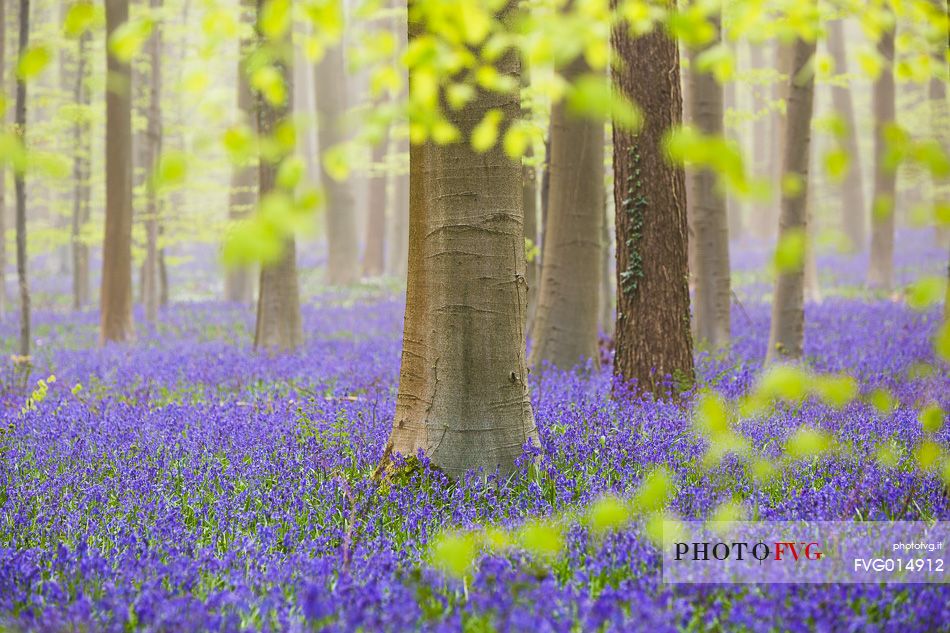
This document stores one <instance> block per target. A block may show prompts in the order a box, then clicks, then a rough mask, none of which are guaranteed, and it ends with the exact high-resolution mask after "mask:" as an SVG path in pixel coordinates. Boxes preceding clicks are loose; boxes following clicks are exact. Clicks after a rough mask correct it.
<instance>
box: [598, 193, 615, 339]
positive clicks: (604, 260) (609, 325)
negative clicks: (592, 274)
mask: <svg viewBox="0 0 950 633" xmlns="http://www.w3.org/2000/svg"><path fill="white" fill-rule="evenodd" d="M604 197H605V198H606V196H604ZM612 229H613V225H612V224H611V223H610V217H609V216H608V214H607V201H606V199H605V200H604V215H603V221H602V222H601V225H600V243H601V248H600V327H601V329H602V330H603V332H604V334H606V335H607V336H608V337H613V335H614V325H616V321H617V313H616V310H615V309H614V291H615V289H616V288H615V286H614V276H613V270H612V269H611V266H610V260H611V257H612V255H613V252H612V251H611V244H610V235H611V233H612V232H613V231H612Z"/></svg>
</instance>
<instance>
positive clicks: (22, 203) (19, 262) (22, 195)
mask: <svg viewBox="0 0 950 633" xmlns="http://www.w3.org/2000/svg"><path fill="white" fill-rule="evenodd" d="M29 39H30V0H20V40H19V57H18V59H23V54H24V53H25V52H26V48H27V44H28V42H29ZM14 116H15V119H14V121H15V123H16V133H17V135H18V136H19V137H20V140H21V141H22V142H23V145H24V146H25V145H26V82H25V81H24V80H23V79H22V78H20V77H17V82H16V109H15V115H14ZM14 186H15V188H16V272H17V280H18V282H19V286H20V345H19V348H18V352H19V355H20V356H21V357H22V358H24V359H27V358H29V356H30V340H31V338H30V286H29V283H28V280H27V276H26V264H27V262H26V181H25V176H24V172H23V171H18V172H16V175H15V177H14Z"/></svg>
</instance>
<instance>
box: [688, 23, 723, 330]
mask: <svg viewBox="0 0 950 633" xmlns="http://www.w3.org/2000/svg"><path fill="white" fill-rule="evenodd" d="M715 27H716V33H717V36H716V38H715V39H714V40H713V41H712V42H710V46H716V45H718V44H719V42H720V41H721V38H720V37H719V35H718V34H719V20H718V19H717V20H715ZM701 52H702V51H697V52H696V53H694V54H693V56H692V58H693V60H694V61H695V59H696V58H697V57H698V56H699V55H700V54H701ZM689 75H690V82H691V85H690V88H689V99H690V103H691V108H690V111H691V113H692V116H693V122H694V123H695V125H696V127H698V128H699V129H700V130H702V131H703V132H704V133H706V134H714V135H716V136H720V135H722V133H723V90H722V86H721V85H719V82H718V81H716V78H715V77H714V76H713V75H712V74H711V73H703V72H699V71H698V70H696V68H695V64H691V66H690V71H689ZM689 198H690V200H691V206H692V209H693V218H692V222H693V230H692V232H691V236H692V239H693V240H694V245H695V246H694V249H695V262H696V268H695V270H694V271H693V273H692V274H693V278H694V280H695V284H696V305H695V307H694V315H693V316H694V318H695V333H696V340H697V341H698V342H700V343H705V344H707V345H711V346H712V347H722V346H724V345H727V344H728V343H729V337H730V334H731V330H730V321H729V309H730V302H731V299H732V294H731V293H732V291H731V287H730V282H729V213H728V208H727V206H726V200H725V198H723V197H722V196H721V195H720V194H719V192H718V191H716V174H715V173H714V172H712V171H711V170H709V169H693V170H692V172H691V179H690V190H689Z"/></svg>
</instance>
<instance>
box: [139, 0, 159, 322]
mask: <svg viewBox="0 0 950 633" xmlns="http://www.w3.org/2000/svg"><path fill="white" fill-rule="evenodd" d="M149 6H150V7H151V8H152V9H153V10H155V9H161V7H162V0H149ZM161 28H162V27H161V23H160V22H159V23H158V24H156V26H155V29H154V30H153V32H152V36H151V38H150V39H149V42H148V53H149V66H150V67H149V73H150V74H149V90H148V127H147V129H146V132H145V133H146V135H147V139H146V140H147V144H148V145H147V146H148V161H147V162H146V169H145V178H146V181H145V182H146V195H147V197H148V198H147V201H146V210H145V266H144V278H145V279H144V283H143V285H142V294H143V295H144V298H145V320H146V321H148V322H149V323H155V322H156V321H158V307H159V301H160V297H159V288H158V286H159V279H158V218H159V214H160V213H161V200H160V199H159V194H158V192H157V191H156V188H155V186H154V182H153V180H154V179H153V178H152V173H153V172H154V170H155V165H156V164H157V163H158V159H159V156H160V155H161V152H162V102H161V96H162V93H161V90H162V31H161Z"/></svg>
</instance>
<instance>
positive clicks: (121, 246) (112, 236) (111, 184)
mask: <svg viewBox="0 0 950 633" xmlns="http://www.w3.org/2000/svg"><path fill="white" fill-rule="evenodd" d="M128 19H129V2H128V0H106V32H107V37H109V36H111V35H112V33H114V32H115V30H116V29H117V28H119V27H120V26H121V25H122V24H124V23H125V22H127V21H128ZM106 48H107V52H106V58H107V62H106V70H107V72H108V73H109V76H110V77H111V78H113V81H110V82H109V85H108V87H107V88H106V227H105V238H104V239H103V243H102V289H101V291H100V294H101V297H100V301H101V308H100V310H101V330H100V334H99V340H100V342H101V343H105V342H107V341H118V342H122V341H128V340H131V339H132V337H133V336H134V331H133V327H132V100H131V95H132V92H131V81H132V73H131V70H130V67H129V64H127V63H124V62H121V61H119V60H118V59H116V58H115V57H114V56H113V55H111V54H110V53H109V52H108V47H106Z"/></svg>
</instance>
